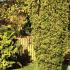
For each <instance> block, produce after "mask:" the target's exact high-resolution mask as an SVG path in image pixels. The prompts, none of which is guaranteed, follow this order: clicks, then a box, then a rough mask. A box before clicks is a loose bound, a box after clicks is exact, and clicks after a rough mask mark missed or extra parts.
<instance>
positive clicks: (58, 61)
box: [31, 0, 69, 70]
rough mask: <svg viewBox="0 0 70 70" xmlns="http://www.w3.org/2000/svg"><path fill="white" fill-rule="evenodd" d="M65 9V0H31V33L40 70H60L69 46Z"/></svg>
mask: <svg viewBox="0 0 70 70" xmlns="http://www.w3.org/2000/svg"><path fill="white" fill-rule="evenodd" d="M67 11H68V5H67V0H36V1H33V4H32V14H31V22H32V23H33V24H32V27H33V31H32V35H33V43H34V46H35V51H36V57H37V61H38V64H39V67H40V70H62V62H63V60H64V55H65V50H66V48H67V47H69V46H68V36H67V33H68V22H69V21H68V13H67Z"/></svg>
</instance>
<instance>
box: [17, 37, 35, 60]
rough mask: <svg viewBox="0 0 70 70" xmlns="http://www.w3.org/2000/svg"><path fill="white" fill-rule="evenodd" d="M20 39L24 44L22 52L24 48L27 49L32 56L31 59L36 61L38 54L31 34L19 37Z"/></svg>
mask: <svg viewBox="0 0 70 70" xmlns="http://www.w3.org/2000/svg"><path fill="white" fill-rule="evenodd" d="M18 40H19V42H20V44H21V45H22V52H24V50H26V49H27V50H28V53H29V55H30V56H31V59H32V60H33V61H35V60H36V56H35V50H34V46H33V44H32V37H31V36H24V37H18Z"/></svg>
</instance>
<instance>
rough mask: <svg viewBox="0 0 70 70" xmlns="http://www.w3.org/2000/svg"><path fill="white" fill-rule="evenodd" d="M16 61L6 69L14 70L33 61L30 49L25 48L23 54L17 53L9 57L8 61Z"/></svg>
mask: <svg viewBox="0 0 70 70" xmlns="http://www.w3.org/2000/svg"><path fill="white" fill-rule="evenodd" d="M11 60H12V61H15V63H14V64H13V65H12V67H10V68H7V69H6V70H13V69H18V68H21V67H23V66H27V65H28V64H29V63H30V62H32V61H31V57H30V56H29V54H28V50H27V49H26V50H24V53H23V54H21V55H20V54H17V53H16V54H15V55H14V56H11V57H9V58H8V61H11Z"/></svg>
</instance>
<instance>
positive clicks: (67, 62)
mask: <svg viewBox="0 0 70 70" xmlns="http://www.w3.org/2000/svg"><path fill="white" fill-rule="evenodd" d="M68 66H70V53H68V54H66V55H65V57H64V61H63V63H62V70H67V67H68Z"/></svg>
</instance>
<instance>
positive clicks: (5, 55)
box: [0, 25, 19, 70]
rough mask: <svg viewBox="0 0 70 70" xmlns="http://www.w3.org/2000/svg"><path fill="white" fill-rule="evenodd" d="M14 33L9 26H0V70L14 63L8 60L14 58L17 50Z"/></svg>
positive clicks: (17, 44) (17, 45)
mask: <svg viewBox="0 0 70 70" xmlns="http://www.w3.org/2000/svg"><path fill="white" fill-rule="evenodd" d="M15 33H16V32H15V30H14V28H13V27H11V26H10V25H8V26H5V25H2V26H0V70H2V69H4V70H6V68H8V67H11V66H12V64H13V63H15V61H12V60H9V58H10V57H12V56H13V57H14V56H15V53H17V52H18V48H19V43H18V40H17V39H16V36H15ZM15 57H16V56H15Z"/></svg>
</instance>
